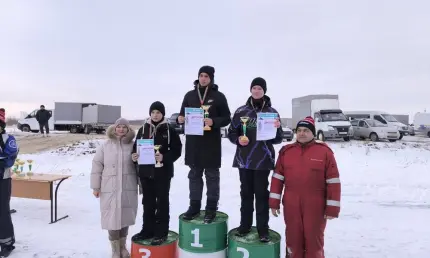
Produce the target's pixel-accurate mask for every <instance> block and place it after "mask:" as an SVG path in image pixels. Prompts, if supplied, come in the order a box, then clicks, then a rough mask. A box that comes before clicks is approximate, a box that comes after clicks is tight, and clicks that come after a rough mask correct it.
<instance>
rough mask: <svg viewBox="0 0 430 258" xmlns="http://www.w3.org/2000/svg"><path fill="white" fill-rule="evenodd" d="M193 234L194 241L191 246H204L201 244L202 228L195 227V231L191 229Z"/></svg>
mask: <svg viewBox="0 0 430 258" xmlns="http://www.w3.org/2000/svg"><path fill="white" fill-rule="evenodd" d="M191 235H194V242H193V243H191V246H192V247H199V248H202V247H203V245H202V244H200V229H198V228H196V229H194V230H193V231H191Z"/></svg>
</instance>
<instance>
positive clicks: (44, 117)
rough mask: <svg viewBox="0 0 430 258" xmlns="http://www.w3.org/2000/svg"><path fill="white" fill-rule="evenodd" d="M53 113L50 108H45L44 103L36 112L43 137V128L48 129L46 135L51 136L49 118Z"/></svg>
mask: <svg viewBox="0 0 430 258" xmlns="http://www.w3.org/2000/svg"><path fill="white" fill-rule="evenodd" d="M51 116H52V114H51V112H49V111H48V110H46V109H45V106H44V105H40V109H39V110H38V111H37V112H36V120H37V122H38V123H39V130H40V133H41V134H42V136H43V137H45V134H44V132H43V128H45V130H46V136H49V123H48V121H49V119H50V118H51Z"/></svg>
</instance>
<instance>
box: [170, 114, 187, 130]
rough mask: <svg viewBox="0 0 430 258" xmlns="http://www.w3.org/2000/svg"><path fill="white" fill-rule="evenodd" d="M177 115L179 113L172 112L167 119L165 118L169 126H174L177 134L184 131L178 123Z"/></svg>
mask: <svg viewBox="0 0 430 258" xmlns="http://www.w3.org/2000/svg"><path fill="white" fill-rule="evenodd" d="M178 116H179V113H174V114H172V116H171V117H169V118H168V119H167V121H168V122H169V125H170V126H171V127H173V128H175V131H176V132H177V133H178V134H183V133H184V126H183V125H180V124H178V122H177V121H178Z"/></svg>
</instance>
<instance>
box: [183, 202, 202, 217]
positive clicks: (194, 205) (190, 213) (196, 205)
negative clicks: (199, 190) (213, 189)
mask: <svg viewBox="0 0 430 258" xmlns="http://www.w3.org/2000/svg"><path fill="white" fill-rule="evenodd" d="M201 206H202V202H201V201H190V207H189V208H188V210H187V211H186V212H185V213H184V215H183V216H182V218H183V219H184V220H193V219H195V218H196V217H197V216H199V215H200V208H201Z"/></svg>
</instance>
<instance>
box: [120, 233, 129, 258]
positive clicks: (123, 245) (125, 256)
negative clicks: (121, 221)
mask: <svg viewBox="0 0 430 258" xmlns="http://www.w3.org/2000/svg"><path fill="white" fill-rule="evenodd" d="M119 243H120V254H121V258H130V253H129V252H128V250H127V238H126V237H123V238H121V239H120V240H119Z"/></svg>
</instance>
